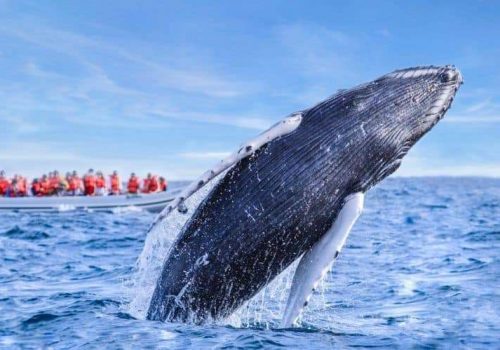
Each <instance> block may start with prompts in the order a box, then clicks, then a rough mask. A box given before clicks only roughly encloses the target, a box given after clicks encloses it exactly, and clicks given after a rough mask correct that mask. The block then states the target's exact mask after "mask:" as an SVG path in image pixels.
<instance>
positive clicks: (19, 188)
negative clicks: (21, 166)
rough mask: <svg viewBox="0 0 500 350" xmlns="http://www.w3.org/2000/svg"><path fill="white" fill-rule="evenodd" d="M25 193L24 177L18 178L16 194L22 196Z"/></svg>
mask: <svg viewBox="0 0 500 350" xmlns="http://www.w3.org/2000/svg"><path fill="white" fill-rule="evenodd" d="M26 194H27V188H26V179H24V178H20V179H19V180H18V182H17V195H18V196H19V197H24V196H26Z"/></svg>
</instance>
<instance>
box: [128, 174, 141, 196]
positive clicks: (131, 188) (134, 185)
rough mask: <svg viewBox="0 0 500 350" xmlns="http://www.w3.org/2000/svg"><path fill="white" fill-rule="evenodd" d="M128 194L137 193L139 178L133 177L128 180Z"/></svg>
mask: <svg viewBox="0 0 500 350" xmlns="http://www.w3.org/2000/svg"><path fill="white" fill-rule="evenodd" d="M127 191H128V193H137V192H138V191H139V178H138V177H137V176H133V177H131V178H130V179H129V180H128V184H127Z"/></svg>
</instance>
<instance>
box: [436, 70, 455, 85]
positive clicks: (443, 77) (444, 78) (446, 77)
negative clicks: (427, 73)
mask: <svg viewBox="0 0 500 350" xmlns="http://www.w3.org/2000/svg"><path fill="white" fill-rule="evenodd" d="M439 80H440V81H441V82H442V83H448V82H450V81H452V80H453V73H452V72H451V71H446V72H443V73H441V74H440V75H439Z"/></svg>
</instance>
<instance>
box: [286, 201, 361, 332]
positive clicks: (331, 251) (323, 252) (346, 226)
mask: <svg viewBox="0 0 500 350" xmlns="http://www.w3.org/2000/svg"><path fill="white" fill-rule="evenodd" d="M363 202H364V194H363V193H361V192H358V193H354V194H352V195H350V196H349V197H347V198H346V200H345V203H344V206H343V207H342V209H341V210H340V212H339V214H338V216H337V219H336V220H335V222H334V223H333V225H332V227H331V228H330V230H328V232H327V233H325V234H324V235H323V237H321V239H320V240H319V241H318V242H316V243H315V244H314V245H313V246H312V247H311V249H310V250H309V251H307V252H306V253H305V254H304V255H303V256H302V259H300V263H299V265H298V266H297V270H296V271H295V275H294V277H293V281H292V287H291V288H290V295H289V297H288V302H287V306H286V309H285V313H284V315H283V320H282V323H281V326H282V327H291V326H293V325H294V324H295V323H296V322H297V319H298V318H299V316H300V314H301V312H302V310H303V309H304V307H305V306H306V305H307V303H308V301H309V298H310V297H311V295H312V293H313V291H314V289H315V288H316V287H317V285H318V283H319V282H320V281H321V280H322V278H323V277H324V276H325V275H326V273H327V272H328V270H329V269H330V268H331V266H332V264H333V262H334V261H335V259H336V258H337V257H338V255H339V253H340V251H341V250H342V247H343V246H344V243H345V241H346V239H347V236H348V235H349V232H350V231H351V228H352V226H353V225H354V223H355V222H356V219H357V218H358V217H359V215H360V214H361V210H362V209H363Z"/></svg>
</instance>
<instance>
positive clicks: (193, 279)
mask: <svg viewBox="0 0 500 350" xmlns="http://www.w3.org/2000/svg"><path fill="white" fill-rule="evenodd" d="M461 82H462V78H461V75H460V73H459V71H458V70H456V69H455V68H454V67H452V66H446V67H432V66H431V67H417V68H410V69H405V70H400V71H395V72H393V73H390V74H387V75H385V76H382V77H381V78H379V79H377V80H375V81H372V82H370V83H366V84H363V85H360V86H357V87H355V88H353V89H351V90H343V91H340V92H338V93H337V94H335V95H333V96H331V97H330V98H328V99H326V100H325V101H323V102H321V103H319V104H317V105H316V106H314V107H312V108H310V109H308V110H305V111H303V116H302V122H301V124H300V126H299V127H298V128H297V129H296V130H295V131H293V132H292V133H290V134H288V135H285V136H283V137H279V138H276V139H274V140H272V141H271V142H269V143H267V144H266V145H265V146H263V147H262V148H260V149H259V150H257V151H256V152H255V153H254V154H253V155H251V156H250V157H247V158H244V159H242V160H241V161H239V162H238V163H237V164H235V165H234V167H233V168H231V169H230V170H229V171H228V172H227V173H226V175H225V176H224V177H223V178H222V180H221V181H220V182H219V183H218V184H217V185H216V186H215V187H214V188H213V189H212V191H211V192H210V193H209V195H208V196H207V197H206V198H205V200H204V201H203V202H202V204H201V205H200V206H199V207H198V208H197V209H196V210H195V212H194V214H193V216H192V217H191V219H190V220H189V221H188V222H187V223H186V225H185V226H184V228H183V229H182V231H181V232H180V234H179V236H178V238H177V240H176V242H175V243H174V245H173V247H172V248H171V250H170V253H169V255H168V257H167V258H166V260H165V263H164V266H163V270H162V274H161V276H160V278H159V280H158V282H157V286H156V289H155V291H154V293H153V297H152V299H151V303H150V307H149V310H148V314H147V317H148V318H149V319H154V320H167V321H181V322H186V321H191V322H195V323H200V322H204V321H207V320H210V319H220V318H224V317H227V316H228V315H230V314H231V313H232V312H234V311H235V310H236V309H237V308H238V307H239V306H241V305H242V304H243V303H244V302H245V301H247V300H249V299H250V298H251V297H252V296H254V295H255V294H256V293H257V292H258V291H259V290H260V289H261V288H263V287H264V286H265V285H266V284H267V283H269V282H270V281H271V280H272V279H273V278H275V277H276V276H277V275H278V274H279V273H280V272H281V271H283V270H284V269H285V268H286V267H287V266H289V265H290V264H291V263H292V262H293V261H295V260H296V259H297V258H299V257H300V256H301V255H302V254H303V253H304V252H306V251H307V250H308V249H309V248H310V247H311V246H312V245H313V244H314V243H315V242H317V241H318V240H319V238H320V237H321V236H322V235H323V234H325V232H327V231H328V229H329V228H330V227H331V225H332V223H333V222H334V220H335V218H336V217H337V214H338V213H339V211H340V209H341V208H342V205H343V202H344V199H345V198H346V197H347V196H348V195H350V194H352V193H356V192H362V193H364V192H366V191H367V190H368V189H369V188H371V187H372V186H373V185H375V184H377V183H378V182H380V181H381V180H382V179H384V178H385V177H387V176H388V175H389V174H391V173H393V172H394V171H395V170H396V169H397V168H398V167H399V165H400V162H401V159H402V157H403V156H404V155H405V154H406V153H407V152H408V150H409V149H410V148H411V146H413V145H414V144H415V142H417V140H419V139H420V138H421V137H422V136H423V135H424V134H425V133H426V132H427V131H429V130H430V129H431V128H432V127H433V126H434V125H435V124H436V123H437V122H438V121H439V120H440V119H441V118H442V117H443V115H444V113H445V111H446V110H447V109H448V108H449V106H450V103H451V101H452V99H453V97H454V95H455V93H456V91H457V89H458V87H459V85H460V84H461Z"/></svg>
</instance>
